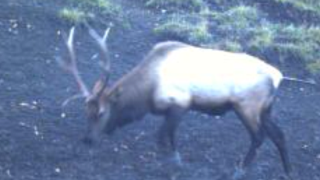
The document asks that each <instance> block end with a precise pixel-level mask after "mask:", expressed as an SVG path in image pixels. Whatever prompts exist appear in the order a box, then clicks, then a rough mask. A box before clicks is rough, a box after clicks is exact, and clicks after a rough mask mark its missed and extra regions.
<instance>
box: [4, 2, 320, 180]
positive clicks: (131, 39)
mask: <svg viewBox="0 0 320 180" xmlns="http://www.w3.org/2000/svg"><path fill="white" fill-rule="evenodd" d="M319 3H320V2H318V1H317V0H269V1H258V0H241V1H238V0H229V1H225V0H28V1H25V0H3V1H2V2H1V4H0V39H1V41H0V62H1V64H0V100H1V101H0V144H1V146H0V147H1V148H0V179H1V180H2V179H3V180H6V179H14V180H40V179H41V180H42V179H46V180H50V179H59V180H60V179H66V180H67V179H68V180H81V179H83V180H88V179H90V180H91V179H92V180H100V179H108V180H140V179H146V180H164V179H179V180H194V179H201V180H207V179H217V180H227V179H230V177H231V175H232V173H233V172H234V168H235V166H236V163H237V162H238V161H239V159H240V158H241V157H240V156H241V155H243V154H245V152H246V151H247V149H246V148H247V147H248V144H249V137H247V134H246V132H245V129H244V128H243V126H242V125H241V123H240V122H239V121H238V120H237V119H236V118H235V116H234V114H228V115H227V116H226V117H218V116H217V117H214V118H212V117H207V116H203V115H201V114H195V113H190V114H189V115H188V116H186V118H185V121H184V122H183V123H182V124H181V127H180V128H179V131H178V137H177V138H178V142H179V144H178V145H179V150H180V152H181V154H182V157H183V160H184V161H185V164H184V166H183V167H182V168H175V167H172V166H170V164H167V163H163V161H162V159H163V157H162V156H161V153H159V150H158V149H157V147H156V143H155V140H156V137H155V136H154V135H155V133H156V130H157V128H158V127H159V125H160V123H161V122H162V120H161V119H158V118H156V117H153V116H150V117H146V118H145V119H144V120H143V121H140V122H136V123H134V124H132V125H129V126H128V127H125V128H124V129H122V130H120V131H118V132H117V133H116V134H115V135H114V136H112V137H108V136H104V137H103V140H102V142H101V143H100V144H98V145H96V146H93V147H87V146H85V145H84V144H83V143H82V142H81V141H80V139H81V138H82V136H83V134H84V130H85V127H86V117H85V113H84V111H83V109H84V108H83V103H82V102H81V101H80V100H79V101H74V102H72V103H70V104H69V105H68V106H67V107H64V108H61V103H62V102H63V100H65V99H66V98H68V97H70V96H71V95H72V94H74V93H75V92H77V87H76V86H75V83H74V81H73V79H72V77H70V76H69V75H67V74H65V73H64V71H63V70H61V69H59V67H58V66H57V64H56V63H55V58H56V57H58V56H62V57H65V53H66V50H65V46H64V44H63V40H62V39H63V38H62V35H63V34H64V33H66V32H67V30H68V29H69V28H70V27H71V26H73V25H76V27H77V29H76V50H77V55H78V60H79V67H80V71H81V72H82V74H81V75H82V76H83V77H84V79H85V81H86V82H87V83H88V84H89V85H92V84H93V82H94V80H96V78H97V77H98V76H99V73H100V69H99V65H98V63H97V60H96V54H97V52H98V51H97V48H96V46H95V45H94V43H93V41H92V40H91V39H90V37H89V36H88V33H87V31H86V29H85V28H84V27H83V23H84V22H88V23H90V24H91V25H92V26H93V27H95V28H96V29H97V30H98V31H99V32H101V33H102V31H103V30H104V29H105V28H106V27H108V26H112V29H111V33H110V38H109V49H110V51H111V64H112V77H111V78H112V81H113V82H114V81H115V80H116V79H118V78H119V77H120V76H121V75H123V74H124V73H126V72H128V71H129V70H130V69H131V68H132V67H134V66H135V65H136V64H137V63H139V62H141V60H142V58H143V56H144V55H145V54H146V53H147V52H148V50H149V49H150V48H151V47H152V45H154V44H155V43H156V42H158V41H162V40H180V41H184V42H188V43H191V44H196V45H201V46H205V47H212V48H221V49H227V50H230V51H238V52H246V53H250V54H254V55H256V56H259V57H262V58H263V59H265V60H266V61H268V62H270V63H272V64H274V65H275V66H277V67H278V68H279V69H280V70H281V71H283V72H284V73H285V74H286V75H288V76H297V77H299V78H305V79H308V78H314V79H315V80H318V78H319V70H320V60H319V55H320V54H319V50H318V49H319V41H320V25H319V23H320V13H319V12H320V4H319ZM319 104H320V97H319V90H318V89H316V88H314V87H312V86H307V85H305V84H299V83H287V82H286V83H283V85H282V86H281V88H280V92H279V96H278V98H277V100H276V104H275V112H274V121H275V122H276V123H277V124H278V125H279V126H281V127H282V128H283V129H284V131H285V134H286V137H287V140H288V146H289V150H290V157H291V159H292V165H293V168H294V179H299V180H318V179H320V106H319ZM281 175H283V170H282V169H281V163H280V159H279V156H278V154H276V150H275V148H274V147H273V146H272V144H271V143H266V144H265V145H264V146H263V147H262V148H261V150H260V151H259V155H258V157H257V159H256V160H255V162H254V163H253V165H252V166H251V167H250V168H249V170H248V174H247V176H246V179H247V180H257V179H261V180H271V179H283V178H282V177H281Z"/></svg>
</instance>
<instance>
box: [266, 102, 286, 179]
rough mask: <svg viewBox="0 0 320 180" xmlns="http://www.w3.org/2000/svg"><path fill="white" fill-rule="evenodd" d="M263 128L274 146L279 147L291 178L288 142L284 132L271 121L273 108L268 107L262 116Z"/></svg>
mask: <svg viewBox="0 0 320 180" xmlns="http://www.w3.org/2000/svg"><path fill="white" fill-rule="evenodd" d="M262 118H263V126H264V129H265V131H266V134H267V136H268V137H269V138H270V139H271V141H272V142H273V144H274V145H275V146H276V147H277V149H278V151H279V153H280V157H281V160H282V164H283V167H284V170H285V173H286V174H287V175H288V177H290V173H291V165H290V161H289V156H288V150H287V147H286V141H285V137H284V134H283V132H282V130H281V129H280V128H279V127H278V126H277V125H276V124H275V123H273V122H272V121H271V107H268V108H267V109H266V110H265V111H264V112H263V114H262Z"/></svg>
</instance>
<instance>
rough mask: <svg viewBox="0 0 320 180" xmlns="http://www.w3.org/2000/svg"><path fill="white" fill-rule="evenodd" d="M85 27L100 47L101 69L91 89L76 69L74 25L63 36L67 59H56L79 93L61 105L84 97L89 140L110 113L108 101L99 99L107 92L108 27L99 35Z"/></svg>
mask: <svg viewBox="0 0 320 180" xmlns="http://www.w3.org/2000/svg"><path fill="white" fill-rule="evenodd" d="M87 27H88V29H89V34H90V36H91V37H92V38H93V39H94V40H95V41H96V43H97V44H98V46H99V48H100V59H101V60H100V62H99V63H100V66H101V67H102V70H103V72H102V74H101V77H100V79H99V80H98V81H97V82H96V83H95V85H94V87H93V89H92V91H90V90H89V89H88V87H87V86H86V85H85V83H84V81H83V80H82V78H81V76H80V73H79V70H78V66H77V60H76V59H77V58H76V53H75V50H74V34H75V27H72V28H71V29H70V32H69V36H68V38H64V39H65V43H66V46H67V49H68V53H69V59H68V60H62V59H57V61H58V64H59V65H60V66H61V67H62V68H63V69H65V70H66V71H67V72H69V73H70V74H72V75H73V77H74V79H75V81H76V83H77V85H78V87H79V89H80V93H78V94H76V95H74V96H72V97H70V98H68V99H66V100H65V101H64V102H63V104H62V105H63V106H66V105H67V104H68V103H69V102H70V101H72V100H75V99H78V98H84V99H85V104H86V111H87V116H88V132H87V136H86V138H85V140H86V142H91V141H92V140H94V139H96V138H97V137H98V134H99V132H102V131H103V129H102V128H103V127H105V124H106V123H107V122H106V121H107V119H108V116H109V115H110V112H109V105H108V102H104V101H102V100H101V99H102V98H101V96H102V95H103V94H104V93H107V92H108V89H107V84H108V81H109V74H110V62H109V57H108V56H109V55H108V48H107V44H106V41H107V38H108V35H109V32H110V28H108V29H106V31H105V33H104V35H103V36H102V37H101V36H99V34H98V33H97V32H96V31H95V30H94V29H93V28H91V27H90V26H88V25H87Z"/></svg>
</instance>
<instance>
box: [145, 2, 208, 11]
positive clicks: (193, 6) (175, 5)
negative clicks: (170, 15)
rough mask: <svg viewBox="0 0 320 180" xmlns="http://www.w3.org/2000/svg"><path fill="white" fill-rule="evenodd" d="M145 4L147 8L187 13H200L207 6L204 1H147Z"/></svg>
mask: <svg viewBox="0 0 320 180" xmlns="http://www.w3.org/2000/svg"><path fill="white" fill-rule="evenodd" d="M145 4H146V6H147V7H152V8H157V9H160V8H161V9H171V10H173V9H175V10H177V9H180V10H181V9H183V10H186V11H190V10H192V11H199V10H200V9H201V8H202V7H204V6H205V3H204V1H203V0H147V1H146V2H145Z"/></svg>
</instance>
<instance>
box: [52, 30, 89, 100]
mask: <svg viewBox="0 0 320 180" xmlns="http://www.w3.org/2000/svg"><path fill="white" fill-rule="evenodd" d="M74 32H75V27H72V28H71V29H70V32H69V37H68V39H66V38H65V43H66V45H67V48H68V52H69V55H70V60H69V61H63V60H62V59H57V61H58V63H59V64H60V66H61V67H62V68H64V69H65V70H66V71H68V72H69V73H71V74H72V75H73V77H74V78H75V80H76V82H77V84H78V86H79V89H80V91H81V92H80V93H79V94H76V95H74V96H72V97H70V98H68V99H66V100H65V101H64V102H63V104H62V105H63V106H65V105H67V104H68V103H69V102H70V101H72V100H74V99H78V98H87V97H89V96H90V94H91V93H90V91H89V90H88V88H87V86H86V85H85V83H84V82H83V80H82V78H81V76H80V73H79V70H78V67H77V61H76V54H75V51H74V47H73V43H74Z"/></svg>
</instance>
